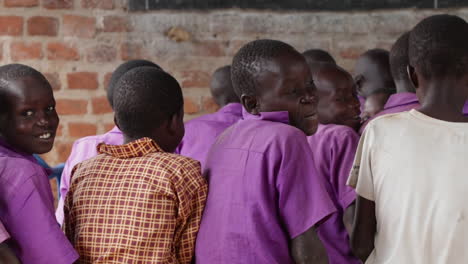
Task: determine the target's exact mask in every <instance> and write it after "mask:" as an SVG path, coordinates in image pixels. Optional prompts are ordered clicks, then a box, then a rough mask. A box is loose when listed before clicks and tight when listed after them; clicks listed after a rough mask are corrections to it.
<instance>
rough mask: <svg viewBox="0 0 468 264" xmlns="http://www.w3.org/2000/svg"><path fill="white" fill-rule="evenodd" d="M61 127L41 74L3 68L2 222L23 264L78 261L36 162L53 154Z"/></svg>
mask: <svg viewBox="0 0 468 264" xmlns="http://www.w3.org/2000/svg"><path fill="white" fill-rule="evenodd" d="M58 123H59V118H58V116H57V112H56V111H55V100H54V95H53V93H52V88H51V86H50V84H49V82H48V81H47V80H46V78H45V77H44V76H43V75H42V74H41V73H40V72H38V71H36V70H35V69H33V68H31V67H28V66H25V65H21V64H9V65H5V66H2V67H0V168H1V170H0V204H1V206H0V221H1V222H2V223H3V224H4V225H5V228H6V229H7V230H8V233H9V234H10V236H11V238H10V240H9V241H8V242H7V243H8V246H9V247H10V248H11V249H12V250H13V251H14V253H15V254H16V256H17V257H18V258H19V260H20V261H21V262H22V263H25V264H29V263H30V264H41V263H44V264H49V263H73V262H74V261H75V260H76V259H77V258H78V255H77V254H76V252H75V250H74V249H73V247H72V246H71V245H70V243H69V242H68V240H67V238H66V237H65V236H64V235H63V233H62V231H61V230H60V226H59V225H58V224H57V222H56V220H55V217H54V198H53V197H52V192H51V187H50V184H49V179H48V177H47V173H46V171H45V170H44V169H43V168H42V167H41V166H40V165H39V164H38V163H37V162H36V160H35V159H34V157H33V154H35V153H37V154H43V153H46V152H49V151H50V150H51V149H52V146H53V144H54V138H55V132H56V130H57V126H58Z"/></svg>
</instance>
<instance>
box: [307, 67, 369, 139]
mask: <svg viewBox="0 0 468 264" xmlns="http://www.w3.org/2000/svg"><path fill="white" fill-rule="evenodd" d="M314 82H315V84H316V86H317V91H318V98H319V102H318V107H317V112H318V118H319V122H320V123H321V124H337V125H344V126H349V127H351V128H353V129H355V130H357V129H358V128H359V126H360V123H361V118H360V113H361V111H360V103H359V100H358V98H357V95H356V89H355V87H354V83H353V79H352V77H351V76H350V75H349V74H346V73H345V72H343V71H341V70H339V69H326V70H323V71H318V72H317V73H316V74H315V75H314Z"/></svg>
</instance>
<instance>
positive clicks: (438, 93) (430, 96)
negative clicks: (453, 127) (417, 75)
mask: <svg viewBox="0 0 468 264" xmlns="http://www.w3.org/2000/svg"><path fill="white" fill-rule="evenodd" d="M459 85H460V84H459V83H458V82H455V81H453V80H435V81H431V82H428V83H427V85H425V87H424V88H423V87H421V88H420V89H418V91H417V93H418V97H419V99H420V102H421V108H420V109H419V111H420V112H422V113H424V114H426V115H428V116H430V117H433V118H436V119H440V120H443V121H448V122H468V119H467V118H466V117H464V115H463V106H464V104H465V101H466V96H465V95H464V94H463V93H462V92H461V91H463V89H460V88H458V87H457V86H459Z"/></svg>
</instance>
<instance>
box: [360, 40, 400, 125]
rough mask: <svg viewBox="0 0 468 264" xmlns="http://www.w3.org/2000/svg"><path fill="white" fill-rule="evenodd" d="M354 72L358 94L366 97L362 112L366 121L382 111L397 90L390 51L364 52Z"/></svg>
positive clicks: (374, 50)
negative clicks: (391, 67)
mask: <svg viewBox="0 0 468 264" xmlns="http://www.w3.org/2000/svg"><path fill="white" fill-rule="evenodd" d="M354 74H355V75H354V76H355V77H354V80H355V83H356V86H357V91H358V94H359V95H360V96H362V97H364V98H365V99H366V101H365V104H364V107H363V113H362V119H363V120H364V121H365V120H367V119H369V118H371V117H373V116H375V115H376V114H377V113H378V112H380V111H382V109H383V108H384V105H385V103H386V102H387V100H388V97H389V96H390V95H391V94H394V93H395V91H396V90H395V83H394V81H393V77H392V73H391V71H390V63H389V53H388V51H386V50H382V49H371V50H368V51H366V52H365V53H363V54H362V55H361V56H360V57H359V59H358V60H357V63H356V67H355V69H354Z"/></svg>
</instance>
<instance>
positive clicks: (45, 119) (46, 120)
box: [37, 113, 49, 126]
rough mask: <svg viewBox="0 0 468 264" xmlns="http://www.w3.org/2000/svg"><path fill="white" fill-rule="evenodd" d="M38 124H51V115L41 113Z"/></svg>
mask: <svg viewBox="0 0 468 264" xmlns="http://www.w3.org/2000/svg"><path fill="white" fill-rule="evenodd" d="M37 124H38V125H40V126H47V125H49V117H47V115H46V114H44V113H42V114H40V116H39V118H38V120H37Z"/></svg>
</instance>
